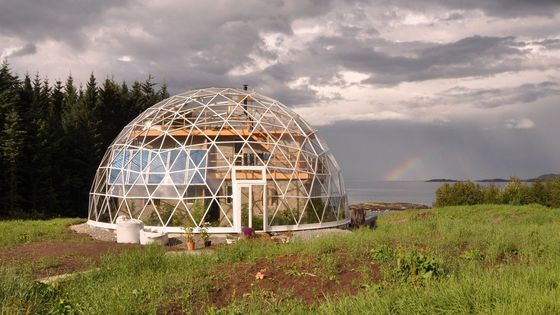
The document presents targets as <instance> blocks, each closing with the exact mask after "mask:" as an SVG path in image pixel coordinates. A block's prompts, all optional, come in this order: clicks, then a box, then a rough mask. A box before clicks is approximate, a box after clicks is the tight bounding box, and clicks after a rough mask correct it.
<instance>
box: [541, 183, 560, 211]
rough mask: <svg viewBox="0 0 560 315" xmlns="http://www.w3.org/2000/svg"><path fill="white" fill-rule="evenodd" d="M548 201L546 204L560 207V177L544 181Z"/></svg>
mask: <svg viewBox="0 0 560 315" xmlns="http://www.w3.org/2000/svg"><path fill="white" fill-rule="evenodd" d="M544 188H545V194H546V202H545V205H546V206H549V207H553V208H560V177H556V178H554V179H551V180H547V181H546V182H545V183H544Z"/></svg>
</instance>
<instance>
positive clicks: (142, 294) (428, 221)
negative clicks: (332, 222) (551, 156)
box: [0, 205, 560, 314]
mask: <svg viewBox="0 0 560 315" xmlns="http://www.w3.org/2000/svg"><path fill="white" fill-rule="evenodd" d="M558 231H560V210H559V209H550V208H545V207H541V206H535V205H530V206H486V205H481V206H458V207H447V208H441V209H434V210H427V211H407V212H403V213H398V214H394V215H390V216H386V217H381V218H380V219H379V220H378V228H377V229H376V230H365V229H364V230H358V231H356V232H354V233H352V234H350V235H336V236H326V237H321V238H318V239H314V240H312V241H308V242H296V243H292V244H284V245H275V244H269V243H262V242H259V241H255V242H246V243H243V242H242V243H239V244H235V245H231V246H224V247H222V248H220V249H218V250H217V251H216V252H215V253H214V254H213V255H202V256H184V257H168V256H164V252H163V250H162V249H160V248H158V247H148V248H146V249H145V250H142V251H132V252H126V253H124V254H120V255H113V256H109V257H107V258H106V259H105V261H104V262H103V264H102V266H101V268H100V269H99V270H95V271H92V272H89V273H85V274H80V275H78V276H75V277H73V278H70V279H68V280H65V281H63V282H60V283H58V284H56V285H54V286H52V285H51V286H37V285H36V284H34V282H33V281H32V279H31V278H29V276H27V275H26V274H25V273H23V274H21V273H22V271H18V270H13V269H7V267H6V268H4V270H2V271H1V272H0V277H1V278H2V279H7V280H5V281H2V282H0V302H1V303H2V311H0V313H3V312H5V313H26V312H30V313H34V312H38V313H41V312H43V313H48V312H49V311H53V310H54V311H55V312H56V311H60V310H64V311H66V312H67V313H71V311H79V312H82V313H85V314H99V313H104V314H130V313H134V314H153V313H156V312H158V311H161V310H163V309H166V308H181V309H183V311H185V312H186V313H189V312H192V313H197V312H198V309H197V308H193V305H197V306H204V305H205V303H206V302H207V299H208V296H209V295H210V294H211V293H212V292H214V291H215V290H217V289H218V287H217V284H218V285H219V283H220V281H219V280H220V279H217V278H216V274H215V273H214V272H213V271H212V270H214V268H223V269H224V270H226V271H227V270H228V268H231V266H233V265H234V264H236V263H237V262H250V261H254V260H256V259H260V258H266V259H270V260H273V259H274V257H278V256H281V255H286V254H295V255H311V256H313V257H317V259H318V260H320V261H323V262H325V265H324V267H322V268H321V269H320V270H317V274H318V275H319V276H323V275H324V276H325V277H327V276H329V275H333V273H336V268H337V261H338V258H339V257H340V256H339V255H340V254H341V253H345V254H348V253H350V254H351V255H353V256H355V257H357V258H358V259H361V260H367V261H371V262H372V263H376V264H379V266H380V270H381V273H382V280H381V281H374V279H371V281H365V282H363V283H356V286H357V287H359V288H360V290H359V292H358V294H357V295H353V296H343V297H339V298H333V297H328V298H327V299H326V300H325V301H323V302H322V303H320V304H318V305H313V306H307V305H305V304H304V303H303V302H302V301H301V300H300V299H298V298H297V297H295V296H293V295H291V294H290V292H276V294H275V295H271V294H268V293H267V292H263V291H258V290H255V291H253V292H251V293H250V294H246V295H245V296H244V297H243V298H239V299H235V300H232V301H230V302H229V303H228V305H227V306H226V307H225V308H222V309H217V308H205V309H204V310H205V311H206V312H208V313H212V314H242V313H261V314H268V313H295V314H300V313H309V312H312V313H319V314H365V313H372V312H374V313H382V314H433V313H440V314H473V313H480V314H512V313H515V314H553V313H560V289H559V285H560V233H558ZM18 272H19V273H18ZM297 272H298V270H291V273H293V274H294V275H297ZM294 279H295V280H294V281H303V279H305V277H297V276H294ZM333 281H336V279H333ZM301 285H305V283H301ZM20 305H22V306H21V307H20ZM18 307H19V308H18Z"/></svg>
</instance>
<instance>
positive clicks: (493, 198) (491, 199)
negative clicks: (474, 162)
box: [482, 184, 501, 204]
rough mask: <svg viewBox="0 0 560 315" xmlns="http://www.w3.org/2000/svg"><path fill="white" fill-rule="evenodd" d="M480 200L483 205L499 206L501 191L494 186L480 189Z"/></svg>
mask: <svg viewBox="0 0 560 315" xmlns="http://www.w3.org/2000/svg"><path fill="white" fill-rule="evenodd" d="M482 196H483V197H482V199H483V202H484V203H485V204H499V203H500V202H501V189H500V187H498V186H497V185H496V184H490V185H488V186H486V187H483V188H482Z"/></svg>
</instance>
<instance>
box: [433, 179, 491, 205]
mask: <svg viewBox="0 0 560 315" xmlns="http://www.w3.org/2000/svg"><path fill="white" fill-rule="evenodd" d="M483 200H484V196H483V193H482V189H481V187H480V185H478V184H475V183H473V182H458V183H455V184H454V185H449V184H444V185H443V186H441V187H440V188H438V190H437V191H436V202H435V204H434V205H435V206H436V207H444V206H462V205H476V204H481V203H482V202H483Z"/></svg>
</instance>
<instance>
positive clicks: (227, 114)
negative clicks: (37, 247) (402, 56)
mask: <svg viewBox="0 0 560 315" xmlns="http://www.w3.org/2000/svg"><path fill="white" fill-rule="evenodd" d="M121 215H126V216H128V217H131V218H136V219H140V220H142V221H143V222H144V225H146V226H153V227H159V228H160V229H161V230H163V231H166V232H182V231H183V227H185V226H192V227H193V228H194V231H195V232H197V229H198V228H199V227H201V226H202V225H204V224H205V223H206V225H207V226H209V228H208V230H209V232H210V233H238V232H240V231H241V228H242V227H245V226H248V227H252V228H253V229H255V230H256V231H286V230H298V229H313V228H324V227H334V226H339V225H344V224H347V223H348V222H349V219H348V218H349V215H348V204H347V198H346V192H345V188H344V183H343V180H342V175H341V171H340V168H339V166H338V164H337V162H336V161H335V159H334V157H333V156H332V154H331V153H330V151H329V149H328V147H327V146H326V145H325V143H324V142H323V141H322V140H321V139H320V138H319V137H318V135H317V132H316V130H314V129H313V128H311V127H310V126H309V125H308V124H307V123H306V122H305V121H304V120H303V119H302V118H301V117H299V116H298V115H297V114H296V113H294V112H293V111H292V110H290V109H289V108H287V107H286V106H284V105H283V104H281V103H280V102H278V101H276V100H274V99H271V98H268V97H266V96H262V95H260V94H258V93H256V92H254V91H247V90H239V89H232V88H206V89H198V90H192V91H188V92H185V93H182V94H178V95H175V96H172V97H170V98H168V99H166V100H163V101H161V102H159V103H157V104H155V105H154V106H152V107H150V108H148V109H147V110H146V111H144V112H143V113H142V114H140V115H139V116H138V117H137V118H136V119H134V120H133V121H132V122H130V123H129V124H128V125H127V126H126V127H124V129H123V130H122V131H121V133H120V134H119V135H118V136H117V137H116V139H115V140H114V141H113V143H112V144H111V145H110V147H109V148H108V149H107V152H106V153H105V155H104V157H103V159H102V161H101V164H100V165H99V168H98V169H97V172H96V175H95V179H94V181H93V185H92V188H91V192H90V200H89V220H88V224H90V225H93V226H99V227H105V228H115V227H116V225H115V221H116V218H117V217H118V216H121Z"/></svg>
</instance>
